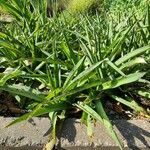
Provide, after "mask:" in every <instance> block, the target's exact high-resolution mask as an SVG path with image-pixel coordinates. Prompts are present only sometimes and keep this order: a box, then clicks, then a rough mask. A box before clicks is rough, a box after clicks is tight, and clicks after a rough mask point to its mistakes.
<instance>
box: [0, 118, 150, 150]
mask: <svg viewBox="0 0 150 150" xmlns="http://www.w3.org/2000/svg"><path fill="white" fill-rule="evenodd" d="M13 119H14V118H4V117H0V150H26V149H27V150H30V149H31V150H42V146H43V145H44V144H45V143H47V141H48V137H49V133H50V131H51V123H50V121H49V119H48V118H33V119H32V120H30V121H28V122H23V123H19V124H17V125H14V126H11V127H9V128H4V126H6V125H7V124H8V123H9V122H11V121H12V120H13ZM113 124H114V126H115V130H116V131H117V132H118V134H119V136H120V138H121V139H122V141H123V143H124V145H125V149H128V150H130V149H131V150H134V149H135V150H150V120H129V121H127V120H115V121H113ZM58 139H59V140H58V143H57V146H56V148H57V149H58V150H59V149H62V150H92V149H93V150H101V149H102V150H105V149H106V150H117V149H118V147H117V146H116V144H115V143H114V141H113V140H112V139H111V137H110V136H109V135H108V134H107V132H106V130H105V128H104V127H103V125H101V124H99V123H96V125H95V126H94V136H93V138H92V139H90V138H88V137H87V131H86V127H85V125H81V123H80V121H79V120H78V119H68V120H66V121H65V123H64V126H63V130H62V132H59V136H58Z"/></svg>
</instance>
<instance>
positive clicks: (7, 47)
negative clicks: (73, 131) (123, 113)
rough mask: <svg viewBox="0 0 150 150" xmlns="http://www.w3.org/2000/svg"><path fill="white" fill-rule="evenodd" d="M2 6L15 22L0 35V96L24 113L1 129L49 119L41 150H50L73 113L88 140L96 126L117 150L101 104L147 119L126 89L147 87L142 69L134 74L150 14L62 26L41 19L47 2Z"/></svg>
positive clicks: (144, 50)
mask: <svg viewBox="0 0 150 150" xmlns="http://www.w3.org/2000/svg"><path fill="white" fill-rule="evenodd" d="M9 2H11V3H9ZM9 2H6V1H4V0H0V6H1V7H3V9H4V10H5V11H7V12H8V13H9V14H11V15H12V17H13V18H14V20H13V22H12V23H11V24H7V25H6V26H4V27H3V29H2V31H1V32H0V57H1V61H0V65H1V66H2V67H4V68H5V71H3V72H2V73H0V90H4V91H8V92H10V93H12V94H14V95H18V94H19V96H20V97H27V99H26V100H28V102H27V103H26V109H28V110H29V112H28V113H27V114H25V115H23V116H21V117H20V118H18V119H16V120H14V121H13V122H12V123H10V124H9V125H8V126H10V125H13V124H15V123H18V122H20V121H24V120H28V119H30V118H32V117H34V116H40V115H43V114H49V116H50V118H51V120H52V124H53V130H52V140H51V142H50V143H48V145H47V146H48V147H53V145H54V143H55V141H56V122H57V120H59V119H60V120H63V119H64V118H67V112H69V111H70V109H75V108H79V109H80V110H82V111H83V113H82V121H83V122H84V123H85V124H86V125H87V129H88V134H89V135H90V136H91V134H92V133H91V125H90V124H91V123H92V122H93V121H94V120H97V121H100V122H102V123H103V124H104V125H105V127H106V129H107V130H108V132H109V134H110V135H111V136H112V138H113V139H114V140H115V141H116V143H117V144H118V145H119V147H120V149H122V144H121V142H120V140H119V139H118V137H117V135H116V133H115V131H114V130H113V127H112V125H111V122H110V121H109V118H108V117H107V115H106V112H105V110H104V108H103V104H104V103H105V101H106V99H108V98H109V99H112V100H116V101H118V102H120V103H122V104H123V105H126V106H128V107H130V108H131V109H133V110H135V111H136V112H140V113H141V112H142V113H144V114H145V115H147V113H146V111H145V110H144V109H143V108H142V107H141V106H139V105H138V104H137V103H136V100H135V99H134V98H133V97H132V94H134V93H140V94H142V95H143V93H142V92H141V91H140V90H139V89H134V91H133V88H132V89H131V90H132V91H133V93H131V90H128V89H129V88H130V86H131V83H139V82H140V83H141V82H142V83H143V82H144V85H145V86H147V84H148V83H149V81H148V80H146V79H147V78H146V75H147V74H148V72H147V70H143V71H142V69H141V66H144V65H145V66H146V65H148V64H147V61H148V60H149V53H150V45H149V44H150V43H149V41H148V37H149V34H150V33H149V27H150V24H149V16H150V13H149V7H148V9H147V14H146V15H145V14H144V13H143V16H144V18H148V19H147V20H148V21H147V22H145V19H144V20H142V19H141V18H140V20H138V19H137V16H136V15H138V14H136V15H134V14H133V15H132V16H130V17H126V18H124V17H123V19H121V20H119V21H118V20H117V19H116V18H112V19H110V17H109V16H108V18H105V17H104V16H103V15H101V14H97V15H94V16H91V15H88V14H85V15H79V16H78V17H79V18H74V19H72V18H71V21H70V22H68V21H67V18H66V16H65V14H62V15H61V16H54V17H53V18H49V17H47V2H46V1H43V0H36V1H35V0H22V1H19V0H10V1H9ZM31 8H32V9H31ZM145 10H146V9H145ZM110 15H113V14H110ZM144 77H145V79H144ZM17 83H18V84H17ZM120 93H121V94H120ZM146 93H147V92H146ZM144 95H145V94H144ZM146 96H147V94H146ZM147 116H148V115H147Z"/></svg>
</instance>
